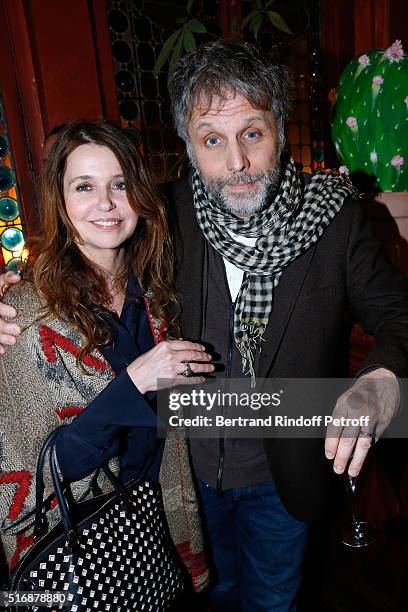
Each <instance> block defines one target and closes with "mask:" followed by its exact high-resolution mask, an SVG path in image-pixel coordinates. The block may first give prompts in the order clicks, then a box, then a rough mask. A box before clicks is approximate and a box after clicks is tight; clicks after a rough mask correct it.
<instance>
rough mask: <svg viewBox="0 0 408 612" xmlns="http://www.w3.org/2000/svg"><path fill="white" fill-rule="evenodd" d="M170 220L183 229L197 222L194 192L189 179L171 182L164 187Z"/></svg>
mask: <svg viewBox="0 0 408 612" xmlns="http://www.w3.org/2000/svg"><path fill="white" fill-rule="evenodd" d="M162 189H163V193H164V196H165V200H166V208H167V212H168V215H169V217H170V219H172V220H173V221H175V222H176V224H177V225H180V226H181V227H186V225H188V224H190V223H195V222H196V215H195V209H194V204H193V192H192V189H191V185H190V182H189V181H188V180H187V179H181V180H177V181H169V182H167V183H164V184H163V186H162Z"/></svg>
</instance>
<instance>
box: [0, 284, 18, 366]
mask: <svg viewBox="0 0 408 612" xmlns="http://www.w3.org/2000/svg"><path fill="white" fill-rule="evenodd" d="M20 280H21V279H20V277H19V275H18V274H14V272H6V274H0V298H1V299H3V297H4V294H5V293H6V291H7V289H8V288H9V287H11V285H14V284H15V283H18V282H19V281H20ZM16 314H17V313H16V310H15V308H13V307H12V306H8V305H7V304H3V302H1V301H0V355H4V353H5V352H6V349H5V347H4V346H3V345H7V344H15V342H16V336H18V334H19V333H20V331H21V330H20V328H19V326H18V325H14V323H9V322H8V321H4V320H3V317H8V318H13V317H15V316H16Z"/></svg>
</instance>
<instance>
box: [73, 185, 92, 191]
mask: <svg viewBox="0 0 408 612" xmlns="http://www.w3.org/2000/svg"><path fill="white" fill-rule="evenodd" d="M91 189H92V185H90V184H89V183H81V184H80V185H77V186H76V190H77V191H82V192H83V191H91Z"/></svg>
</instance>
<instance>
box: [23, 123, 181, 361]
mask: <svg viewBox="0 0 408 612" xmlns="http://www.w3.org/2000/svg"><path fill="white" fill-rule="evenodd" d="M83 144H93V145H100V146H104V147H108V148H109V149H110V150H111V151H112V152H113V153H114V155H115V156H116V158H117V160H118V162H119V164H120V166H121V169H122V172H123V176H124V180H125V185H126V194H127V198H128V201H129V204H130V206H131V207H132V209H133V210H134V211H135V212H136V213H137V215H138V217H139V219H138V223H137V226H136V229H135V232H134V233H133V235H132V236H131V237H130V238H129V239H128V240H127V242H126V245H125V264H126V267H125V269H124V270H123V272H122V274H121V276H120V277H119V278H118V279H117V281H116V287H118V288H123V287H124V286H125V284H126V279H127V276H128V273H129V272H133V274H134V276H135V278H136V279H137V280H138V281H139V283H140V284H141V287H142V289H143V290H144V291H147V290H148V289H149V290H150V292H151V295H152V297H151V299H149V306H150V309H151V312H152V314H153V315H154V316H156V317H161V316H162V315H163V313H168V311H169V309H171V305H172V304H176V303H177V299H176V295H175V292H174V289H173V251H172V246H171V242H170V237H169V231H168V226H167V220H166V213H165V210H164V206H163V203H162V201H161V199H160V197H159V195H158V193H157V191H156V188H155V185H154V183H153V182H152V179H151V178H150V176H149V173H148V172H147V170H146V167H145V165H144V163H143V159H142V157H141V155H140V153H139V152H138V151H137V149H136V148H135V146H134V144H133V143H132V142H131V140H130V139H129V138H128V137H127V136H126V134H125V133H124V132H123V131H121V130H120V129H119V128H116V127H114V126H112V125H110V124H108V123H106V122H86V121H75V122H71V123H69V124H67V125H66V126H65V127H64V129H63V130H62V131H61V132H60V133H59V135H58V140H57V142H56V143H55V144H54V145H53V147H52V149H51V151H50V153H49V156H48V157H47V159H46V161H45V163H44V168H43V173H42V177H41V207H42V208H41V212H42V228H43V230H42V235H41V238H40V239H39V241H38V243H37V244H36V245H35V246H34V249H33V250H34V251H35V252H34V265H33V268H32V276H33V281H34V284H35V287H36V290H37V291H38V293H39V295H40V296H41V297H42V298H43V299H44V300H45V303H46V310H45V311H44V313H43V314H44V315H54V316H56V317H58V318H62V319H63V320H64V321H66V322H67V323H68V324H70V325H73V326H74V327H75V328H76V329H78V330H79V331H80V332H81V334H82V335H83V344H82V347H81V351H80V353H79V357H78V363H79V361H81V360H82V359H83V356H84V355H85V354H87V353H89V352H91V351H92V350H93V349H94V348H95V347H97V346H104V345H106V344H107V343H108V342H109V341H110V340H111V328H110V325H109V324H108V323H107V321H106V318H105V317H104V316H103V314H101V309H100V308H97V307H96V305H99V306H103V307H105V308H109V305H110V303H111V294H110V291H109V288H108V285H107V282H106V280H105V278H104V275H103V273H102V271H101V270H100V269H99V268H98V266H97V265H96V264H94V263H93V262H92V261H90V260H89V259H88V258H87V257H86V256H85V255H84V254H83V253H82V252H81V251H80V249H79V248H78V246H77V243H78V242H80V236H79V235H78V232H77V231H76V229H75V228H74V226H73V225H72V223H71V222H70V220H69V218H68V215H67V212H66V208H65V202H64V190H63V179H64V174H65V168H66V163H67V158H68V156H69V154H70V153H71V152H72V151H73V150H74V149H76V148H77V147H78V146H80V145H83ZM167 319H168V326H169V332H170V333H175V332H176V329H177V328H176V324H175V322H174V321H173V320H171V319H170V317H169V316H168V317H167Z"/></svg>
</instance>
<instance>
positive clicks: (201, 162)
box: [187, 93, 279, 216]
mask: <svg viewBox="0 0 408 612" xmlns="http://www.w3.org/2000/svg"><path fill="white" fill-rule="evenodd" d="M188 134H189V137H190V143H188V145H187V151H188V154H189V156H190V160H191V161H192V163H193V165H194V166H195V167H196V168H197V170H198V171H199V173H200V175H201V177H202V179H203V181H204V184H205V186H206V189H207V191H208V192H209V193H210V195H211V196H212V197H213V198H214V199H215V201H217V202H218V203H219V204H220V205H221V206H222V207H224V208H225V209H227V210H229V211H230V212H232V213H234V214H236V215H238V216H249V215H252V214H254V213H256V212H257V211H259V210H261V209H262V208H263V206H264V205H265V202H266V200H267V197H268V194H269V193H270V192H271V191H272V190H273V188H274V187H276V185H277V183H278V181H279V163H278V137H277V131H276V126H275V121H274V118H273V116H272V113H271V112H269V111H263V110H259V109H256V108H254V107H253V106H252V105H251V104H250V102H248V100H247V99H246V98H244V97H243V96H242V95H240V94H233V93H231V94H230V95H229V96H227V97H226V98H225V99H220V98H213V100H212V103H211V107H210V108H209V109H207V108H206V106H205V103H203V104H200V102H199V103H198V104H197V105H196V106H195V107H194V108H193V112H192V114H191V118H190V122H189V125H188Z"/></svg>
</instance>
